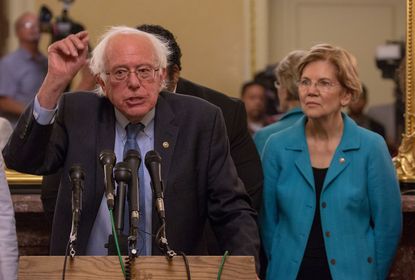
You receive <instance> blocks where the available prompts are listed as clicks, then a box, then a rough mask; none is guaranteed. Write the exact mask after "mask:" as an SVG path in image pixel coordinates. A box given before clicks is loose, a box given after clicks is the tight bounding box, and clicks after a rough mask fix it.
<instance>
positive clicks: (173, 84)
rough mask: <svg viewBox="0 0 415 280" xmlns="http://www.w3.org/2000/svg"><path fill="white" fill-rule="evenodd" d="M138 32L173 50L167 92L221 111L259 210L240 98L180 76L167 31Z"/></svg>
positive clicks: (257, 174) (256, 170)
mask: <svg viewBox="0 0 415 280" xmlns="http://www.w3.org/2000/svg"><path fill="white" fill-rule="evenodd" d="M137 29H139V30H142V31H145V32H148V33H151V34H155V35H158V36H160V37H161V38H162V39H164V40H165V41H166V42H167V43H168V45H169V48H170V50H171V51H172V54H171V55H170V56H169V59H168V66H167V81H166V88H167V90H169V91H171V92H176V93H180V94H186V95H192V96H196V97H199V98H202V99H204V100H206V101H208V102H210V103H212V104H214V105H216V106H218V107H219V108H220V109H221V111H222V114H223V117H224V119H225V124H226V130H227V133H228V137H229V143H230V151H231V156H232V159H233V161H234V162H235V166H236V169H237V171H238V176H239V178H240V179H241V180H242V182H243V183H244V185H245V189H246V191H247V192H248V194H249V196H250V198H251V200H252V205H253V207H254V209H255V210H257V211H258V210H259V208H260V205H261V200H262V184H263V177H262V168H261V161H260V159H259V155H258V152H257V150H256V148H255V144H254V142H253V140H252V138H251V137H250V135H249V132H248V129H247V127H248V126H247V121H246V111H245V107H244V104H243V103H242V102H241V101H240V100H239V99H236V98H230V97H228V96H227V95H225V94H223V93H220V92H218V91H215V90H212V89H210V88H207V87H204V86H201V85H199V84H196V83H194V82H191V81H189V80H186V79H184V78H182V77H180V71H181V70H182V65H181V60H180V59H181V56H182V52H181V49H180V46H179V44H178V43H177V41H176V39H175V37H174V35H173V34H172V33H171V32H170V31H169V30H167V29H165V28H164V27H162V26H160V25H152V24H143V25H140V26H138V27H137Z"/></svg>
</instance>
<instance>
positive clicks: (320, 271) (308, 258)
mask: <svg viewBox="0 0 415 280" xmlns="http://www.w3.org/2000/svg"><path fill="white" fill-rule="evenodd" d="M326 173H327V168H323V169H320V168H314V167H313V174H314V185H315V188H316V205H317V207H316V211H315V213H314V220H313V225H312V226H311V231H310V235H309V236H308V241H307V247H306V249H305V252H304V257H303V260H302V262H301V266H300V270H299V272H298V275H297V279H298V280H300V279H301V280H304V279H319V280H325V279H327V280H328V279H332V278H331V275H330V270H329V266H328V262H327V255H326V248H325V246H324V237H323V231H322V227H321V219H320V194H321V190H322V189H323V184H324V178H325V177H326Z"/></svg>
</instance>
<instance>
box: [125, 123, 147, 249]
mask: <svg viewBox="0 0 415 280" xmlns="http://www.w3.org/2000/svg"><path fill="white" fill-rule="evenodd" d="M125 129H126V131H127V141H126V142H125V145H124V151H123V154H124V157H125V154H126V153H127V151H128V150H136V151H138V152H139V153H140V156H141V158H143V155H142V154H141V151H140V147H139V146H138V143H137V135H138V133H140V131H143V130H144V125H143V124H142V123H137V124H133V123H129V124H128V125H127V126H126V128H125ZM137 176H138V178H139V183H140V186H139V188H140V194H139V203H140V218H139V220H138V229H139V233H140V235H141V236H142V238H141V240H142V246H140V245H141V244H140V242H138V243H137V244H139V249H141V252H142V254H141V255H146V252H147V250H146V242H145V239H146V237H147V234H146V229H145V224H146V220H145V214H144V213H145V201H146V200H145V188H144V164H140V167H139V170H138V175H137ZM126 217H127V219H126V220H127V221H129V213H128V211H126ZM138 240H140V238H139V239H138Z"/></svg>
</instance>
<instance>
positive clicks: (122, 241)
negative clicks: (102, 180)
mask: <svg viewBox="0 0 415 280" xmlns="http://www.w3.org/2000/svg"><path fill="white" fill-rule="evenodd" d="M114 177H115V181H116V182H117V184H118V187H117V195H116V201H115V213H114V216H115V218H114V220H115V232H116V234H117V236H118V240H119V245H120V251H121V254H122V255H126V253H127V236H125V235H124V233H123V230H124V213H125V196H126V191H127V186H128V184H129V183H130V182H131V169H130V168H129V167H128V165H127V164H126V163H125V162H119V163H117V164H116V165H115V167H114ZM114 238H115V237H114V236H113V235H112V234H111V235H110V236H109V237H108V244H107V248H108V255H117V250H116V247H115V242H114Z"/></svg>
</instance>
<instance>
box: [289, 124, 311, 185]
mask: <svg viewBox="0 0 415 280" xmlns="http://www.w3.org/2000/svg"><path fill="white" fill-rule="evenodd" d="M305 121H306V118H305V117H303V118H302V119H301V121H299V122H296V123H295V124H293V130H294V132H295V133H294V134H293V137H292V139H291V140H289V141H287V143H288V144H287V145H286V149H287V150H292V151H293V152H294V154H293V156H294V157H295V160H294V163H295V166H296V168H297V169H298V171H299V172H300V173H301V175H302V176H303V177H304V178H305V180H306V181H307V183H308V184H309V185H310V187H311V188H312V189H313V190H314V176H313V172H312V169H311V168H310V167H311V162H310V156H309V153H308V148H307V143H306V142H305V133H304V125H305ZM299 139H304V140H301V141H299Z"/></svg>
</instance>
